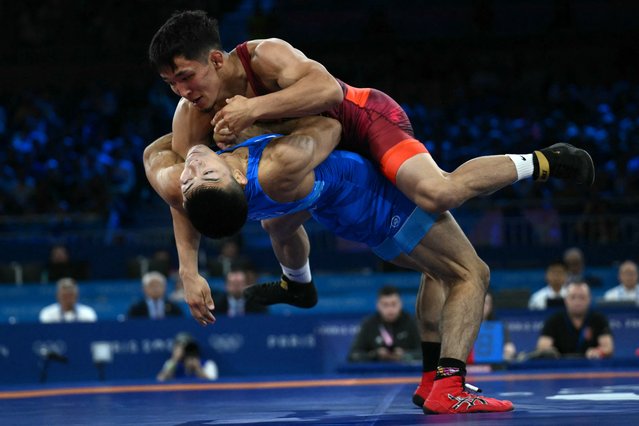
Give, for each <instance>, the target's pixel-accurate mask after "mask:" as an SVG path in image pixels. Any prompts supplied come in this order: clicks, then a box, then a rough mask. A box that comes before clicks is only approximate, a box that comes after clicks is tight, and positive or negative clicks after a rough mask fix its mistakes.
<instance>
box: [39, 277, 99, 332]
mask: <svg viewBox="0 0 639 426" xmlns="http://www.w3.org/2000/svg"><path fill="white" fill-rule="evenodd" d="M78 293H79V291H78V285H77V284H76V282H75V280H74V279H73V278H61V279H60V280H58V283H57V289H56V298H57V299H58V303H54V304H52V305H49V306H46V307H44V308H42V310H41V311H40V322H42V323H55V322H95V321H97V319H98V316H97V314H96V313H95V310H94V309H93V308H91V307H90V306H86V305H83V304H81V303H78Z"/></svg>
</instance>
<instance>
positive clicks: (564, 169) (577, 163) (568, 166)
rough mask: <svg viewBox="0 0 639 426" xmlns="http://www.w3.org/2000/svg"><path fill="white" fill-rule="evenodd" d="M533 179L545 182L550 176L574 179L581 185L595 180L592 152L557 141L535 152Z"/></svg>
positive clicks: (589, 183) (590, 183)
mask: <svg viewBox="0 0 639 426" xmlns="http://www.w3.org/2000/svg"><path fill="white" fill-rule="evenodd" d="M533 164H534V165H535V171H534V173H533V179H535V180H536V181H539V182H545V181H547V180H548V178H550V177H554V178H559V179H566V180H574V181H575V182H576V183H578V184H580V185H589V186H590V185H592V184H593V183H594V182H595V165H594V164H593V162H592V158H591V157H590V154H588V153H587V152H586V151H584V150H583V149H580V148H576V147H574V146H572V145H570V144H569V143H556V144H554V145H551V146H549V147H548V148H544V149H541V150H539V151H535V152H534V153H533Z"/></svg>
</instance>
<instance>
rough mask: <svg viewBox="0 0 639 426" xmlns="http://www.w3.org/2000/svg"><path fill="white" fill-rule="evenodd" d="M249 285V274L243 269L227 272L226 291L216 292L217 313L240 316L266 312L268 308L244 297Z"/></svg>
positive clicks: (214, 296) (214, 297)
mask: <svg viewBox="0 0 639 426" xmlns="http://www.w3.org/2000/svg"><path fill="white" fill-rule="evenodd" d="M246 287H248V275H247V274H246V272H245V271H244V270H242V269H232V270H231V271H229V272H228V273H227V274H226V278H225V281H224V290H225V292H224V293H219V294H214V295H213V301H214V302H215V313H219V314H226V315H228V316H229V317H239V316H243V315H245V314H249V313H266V312H268V308H267V307H266V306H263V305H258V304H257V303H255V302H252V301H248V300H245V299H244V289H245V288H246Z"/></svg>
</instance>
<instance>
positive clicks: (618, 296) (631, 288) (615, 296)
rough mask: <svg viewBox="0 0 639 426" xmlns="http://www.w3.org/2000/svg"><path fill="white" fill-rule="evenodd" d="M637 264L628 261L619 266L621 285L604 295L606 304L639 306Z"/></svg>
mask: <svg viewBox="0 0 639 426" xmlns="http://www.w3.org/2000/svg"><path fill="white" fill-rule="evenodd" d="M638 278H639V276H638V274H637V264H636V263H635V262H633V261H632V260H626V261H625V262H623V263H622V264H621V265H620V266H619V282H620V283H621V284H619V285H618V286H616V287H613V288H611V289H610V290H608V291H607V292H606V293H605V294H604V300H605V301H606V302H635V303H636V304H637V305H639V290H637V281H638Z"/></svg>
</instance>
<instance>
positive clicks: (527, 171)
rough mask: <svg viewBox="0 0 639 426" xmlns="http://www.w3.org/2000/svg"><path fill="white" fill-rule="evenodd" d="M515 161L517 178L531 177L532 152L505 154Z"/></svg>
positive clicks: (532, 169) (533, 166) (532, 167)
mask: <svg viewBox="0 0 639 426" xmlns="http://www.w3.org/2000/svg"><path fill="white" fill-rule="evenodd" d="M506 157H508V158H510V159H511V160H512V161H513V163H515V168H516V169H517V180H518V181H519V180H522V179H527V178H529V177H532V175H533V171H534V170H535V165H534V163H533V154H506Z"/></svg>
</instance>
